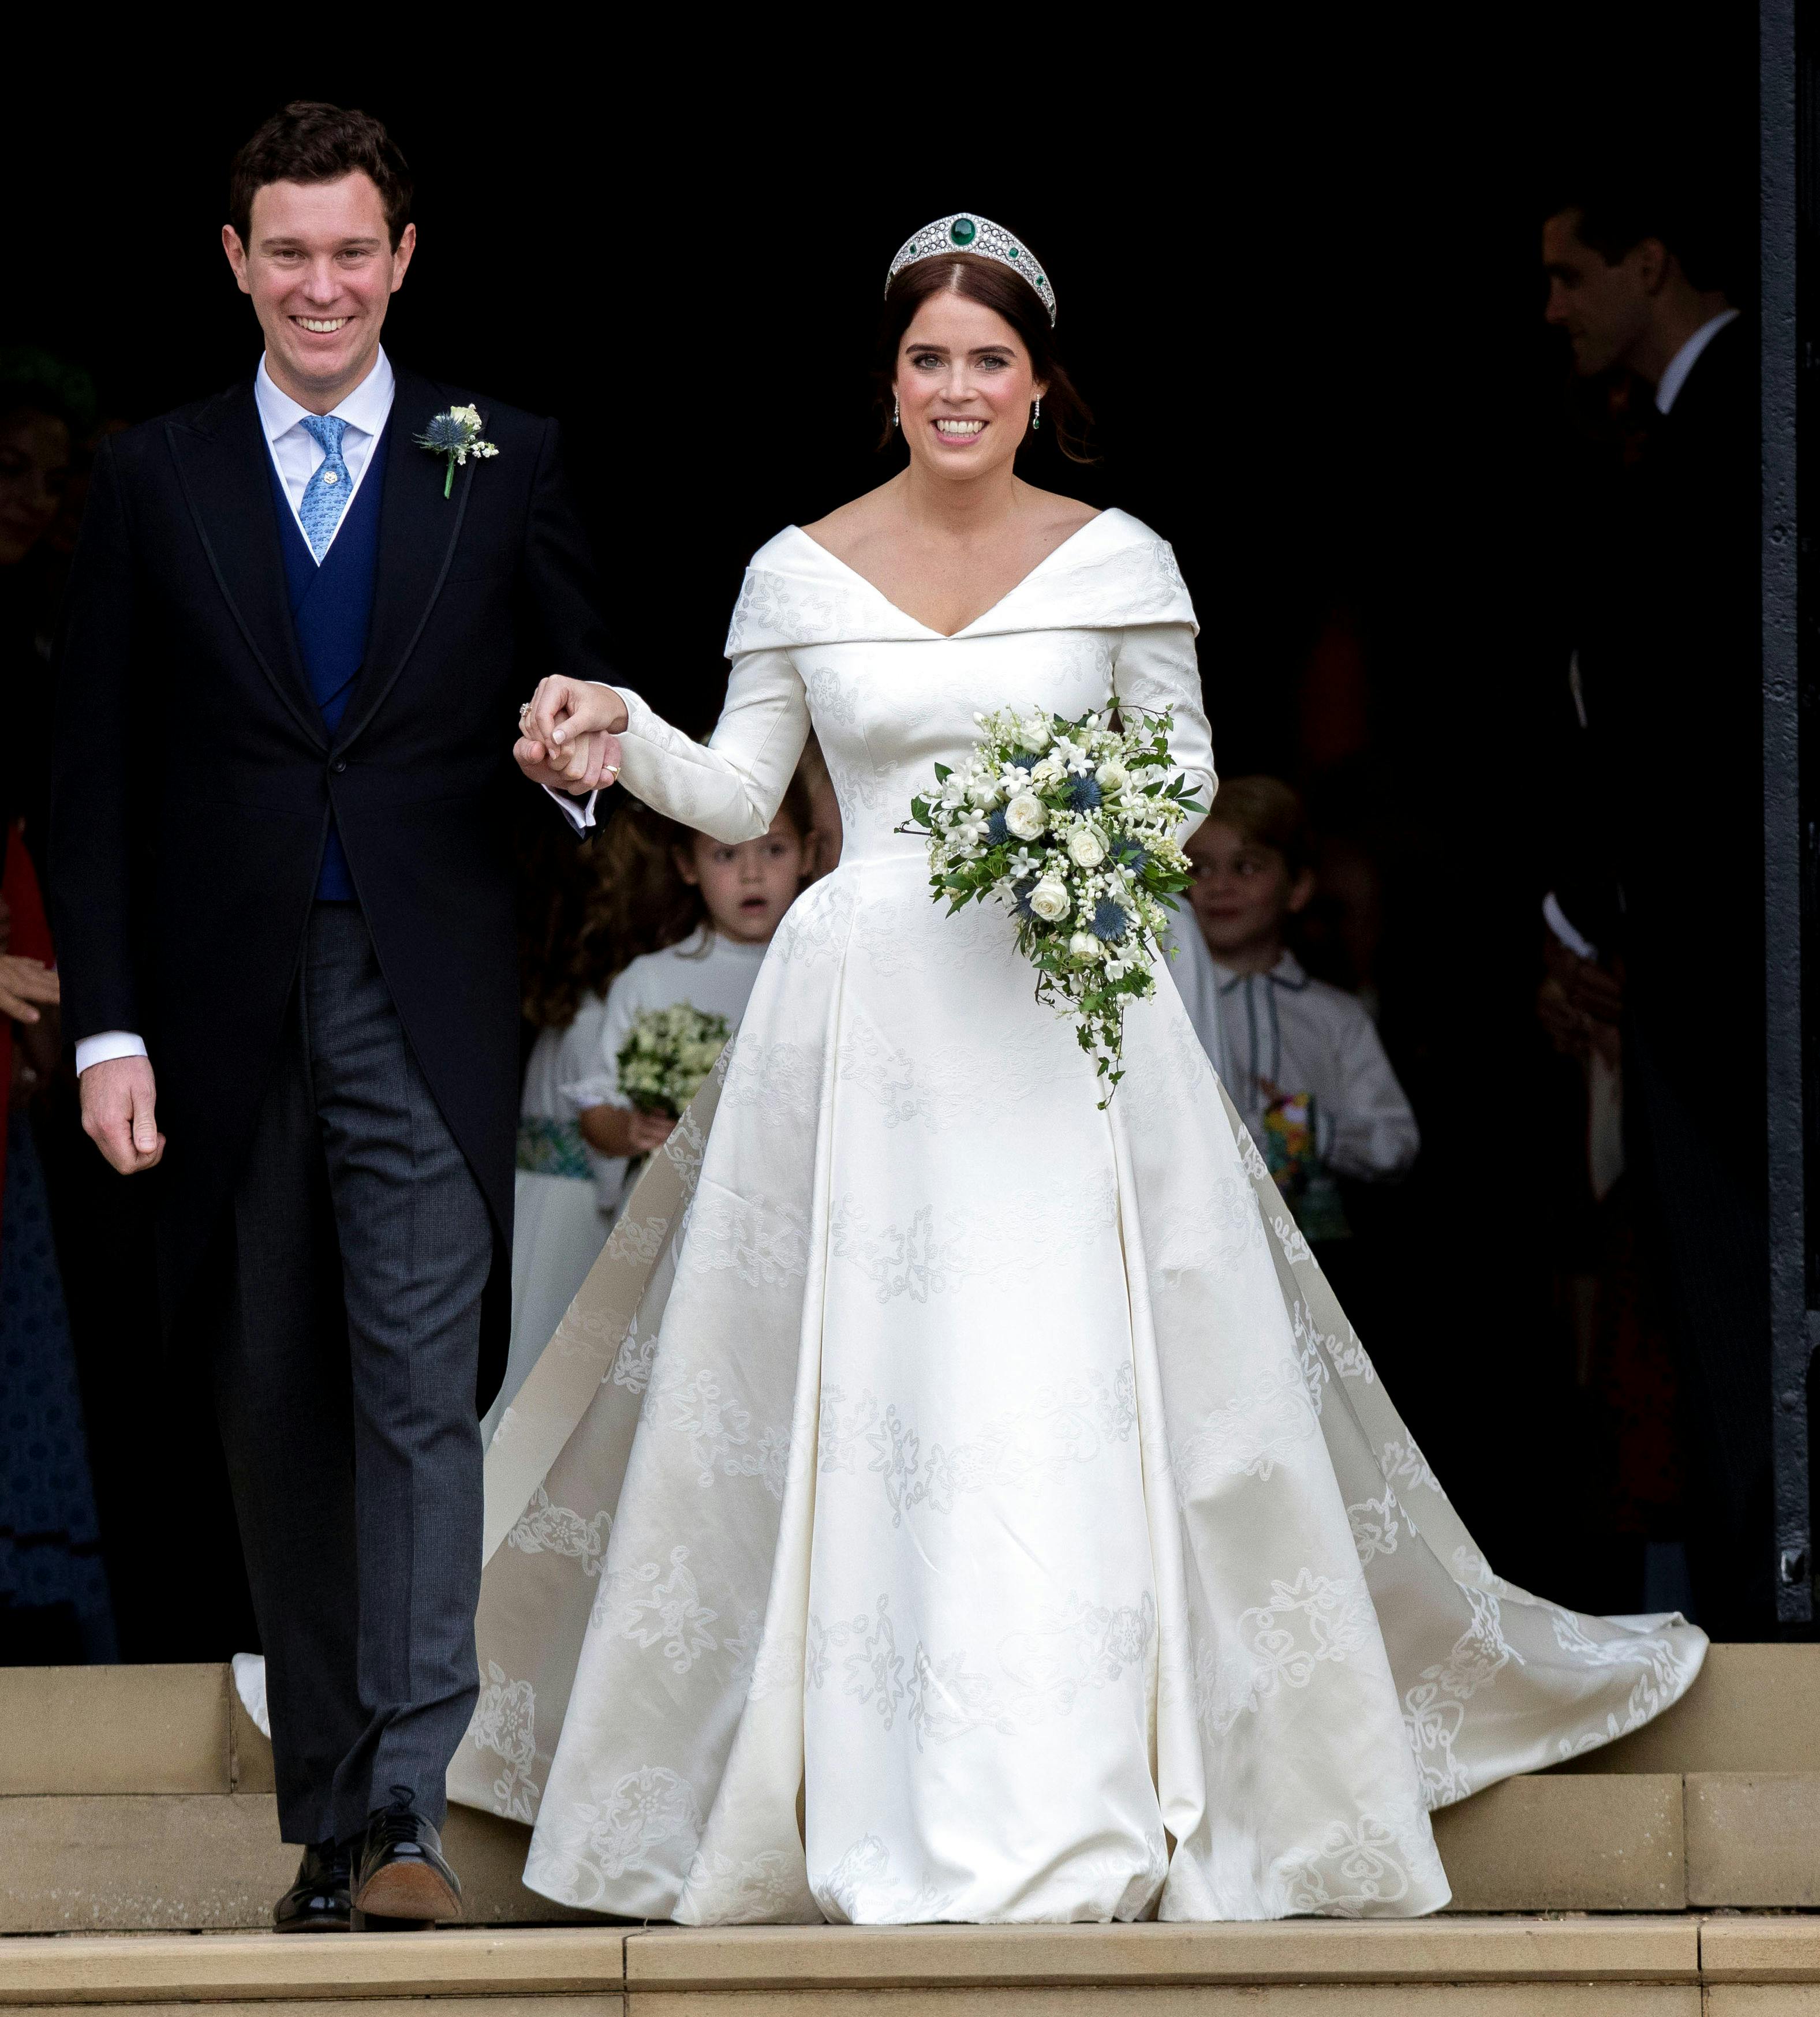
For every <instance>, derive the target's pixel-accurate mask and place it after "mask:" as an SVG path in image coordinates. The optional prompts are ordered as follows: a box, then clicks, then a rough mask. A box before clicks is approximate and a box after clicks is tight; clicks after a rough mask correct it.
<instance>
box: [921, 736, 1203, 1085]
mask: <svg viewBox="0 0 1820 2017" xmlns="http://www.w3.org/2000/svg"><path fill="white" fill-rule="evenodd" d="M975 720H977V722H978V723H979V725H980V731H981V734H980V740H979V741H978V743H977V744H976V745H975V746H974V749H973V753H972V755H971V756H969V757H968V759H967V760H966V763H963V764H962V765H960V766H959V767H955V766H952V765H950V764H946V763H937V765H936V767H935V783H934V786H933V789H931V790H930V791H926V792H919V794H918V795H917V796H916V797H915V798H914V799H912V801H911V804H910V817H911V824H909V825H908V826H907V827H905V828H903V829H902V831H904V832H910V833H921V834H925V835H927V837H928V841H929V870H930V875H929V881H930V890H931V892H932V893H933V896H934V898H935V900H936V901H937V903H944V902H945V903H946V904H947V905H948V914H949V915H950V916H951V917H952V915H954V913H955V911H959V910H960V909H961V908H962V907H963V906H965V905H966V904H973V903H984V901H985V900H986V899H987V898H988V897H995V898H997V899H998V900H999V901H1000V902H1001V903H1002V904H1005V905H1006V907H1008V908H1009V910H1010V911H1011V914H1012V917H1013V922H1014V923H1015V926H1016V929H1017V946H1018V950H1019V951H1020V952H1022V953H1023V954H1024V957H1025V958H1027V960H1029V962H1030V963H1031V965H1032V966H1033V967H1034V968H1035V969H1036V997H1037V999H1038V1001H1042V1002H1045V1003H1048V1004H1049V1005H1050V1006H1052V1007H1053V1008H1055V1009H1058V1010H1059V1011H1060V1012H1061V1013H1062V1014H1063V1015H1066V1016H1071V1017H1072V1018H1073V1019H1074V1025H1075V1034H1076V1036H1077V1037H1078V1038H1079V1040H1080V1044H1081V1048H1082V1050H1084V1051H1085V1052H1087V1053H1088V1055H1089V1056H1090V1057H1092V1059H1093V1061H1094V1066H1095V1069H1096V1071H1097V1072H1098V1073H1099V1074H1100V1077H1102V1078H1103V1079H1104V1080H1105V1081H1106V1082H1107V1084H1106V1098H1105V1099H1103V1100H1101V1101H1100V1105H1101V1106H1105V1105H1106V1104H1107V1101H1109V1100H1110V1099H1111V1097H1112V1095H1113V1093H1114V1090H1115V1089H1116V1088H1117V1087H1118V1081H1119V1080H1120V1079H1121V1077H1123V1076H1124V1070H1123V1066H1122V1064H1121V1057H1122V1055H1123V1037H1124V1027H1125V1004H1126V1003H1127V1002H1128V1001H1145V1000H1147V999H1148V998H1149V997H1150V995H1151V994H1154V992H1155V991H1156V974H1155V962H1156V958H1157V954H1158V953H1159V952H1160V951H1161V937H1162V934H1163V933H1164V932H1165V931H1166V930H1167V929H1168V924H1169V913H1170V911H1173V910H1174V909H1175V907H1176V904H1175V899H1176V897H1178V896H1179V894H1180V893H1182V892H1183V890H1184V889H1186V888H1187V887H1188V884H1189V881H1190V871H1189V867H1188V858H1187V857H1186V855H1185V854H1184V853H1183V851H1182V848H1181V846H1180V843H1179V842H1178V841H1177V839H1176V838H1175V835H1176V834H1177V832H1179V829H1180V828H1181V825H1182V823H1183V819H1184V818H1185V817H1186V816H1187V815H1188V814H1190V813H1198V812H1204V811H1205V810H1206V808H1205V807H1204V806H1202V805H1201V804H1200V803H1197V801H1196V800H1195V799H1193V798H1192V797H1191V796H1190V786H1189V784H1188V781H1187V780H1186V778H1183V776H1182V775H1181V774H1179V772H1177V771H1175V770H1174V769H1173V767H1172V764H1171V763H1170V760H1169V736H1170V733H1171V731H1172V729H1173V728H1174V727H1175V719H1174V717H1173V716H1172V715H1171V714H1169V713H1162V714H1153V713H1149V712H1148V711H1147V710H1146V709H1139V708H1132V707H1127V706H1122V705H1120V704H1119V703H1118V702H1116V701H1110V700H1109V701H1108V702H1107V704H1106V705H1105V706H1104V707H1103V709H1100V711H1099V712H1098V713H1092V714H1084V715H1082V716H1080V717H1079V719H1078V720H1073V721H1070V720H1065V719H1064V718H1063V716H1060V715H1052V714H1046V713H1042V712H1040V711H1036V712H1031V713H1024V714H1020V713H1017V710H1016V709H1012V708H1001V709H998V712H997V713H994V714H982V715H978V716H975ZM1114 720H1117V721H1118V724H1119V725H1118V727H1116V728H1115V727H1113V725H1112V724H1113V723H1114Z"/></svg>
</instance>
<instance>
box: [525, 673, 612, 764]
mask: <svg viewBox="0 0 1820 2017" xmlns="http://www.w3.org/2000/svg"><path fill="white" fill-rule="evenodd" d="M625 726H626V703H625V702H623V700H621V699H620V698H619V695H617V694H616V693H615V692H614V691H613V689H612V687H605V686H601V685H600V684H598V682H596V681H594V680H572V679H570V678H569V677H567V676H566V675H565V674H564V673H551V675H550V676H549V677H548V678H547V679H541V680H539V681H538V682H537V691H536V692H535V693H534V694H533V695H532V696H531V704H530V705H529V707H528V708H527V709H525V734H526V735H528V736H529V737H530V738H532V740H533V741H538V742H543V743H547V744H548V745H550V746H551V747H552V748H553V749H561V748H562V746H563V745H564V744H565V743H568V742H572V741H574V740H575V738H576V737H577V736H578V735H591V734H596V733H598V732H601V731H604V732H605V734H608V735H617V734H619V733H620V732H621V731H622V730H623V728H624V727H625Z"/></svg>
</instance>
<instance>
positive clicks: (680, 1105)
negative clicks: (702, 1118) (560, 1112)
mask: <svg viewBox="0 0 1820 2017" xmlns="http://www.w3.org/2000/svg"><path fill="white" fill-rule="evenodd" d="M730 1035H731V1030H729V1029H728V1024H727V1018H726V1017H725V1016H710V1014H709V1013H708V1012H707V1011H706V1009H692V1008H691V1007H690V1006H689V1005H688V1002H686V1001H679V1002H677V1005H675V1007H674V1008H673V1009H644V1010H642V1011H641V1012H640V1013H639V1014H638V1015H637V1016H636V1017H635V1018H634V1020H633V1023H632V1027H631V1028H630V1030H628V1031H627V1035H626V1041H625V1042H624V1043H623V1044H622V1045H620V1046H619V1090H620V1091H621V1092H623V1094H624V1095H625V1096H626V1097H627V1099H629V1100H630V1101H631V1102H632V1104H633V1105H634V1106H637V1107H642V1108H643V1109H644V1110H645V1112H646V1113H667V1114H668V1115H669V1116H670V1118H671V1119H672V1120H681V1117H682V1113H683V1110H684V1108H685V1107H686V1106H688V1103H689V1102H690V1101H691V1100H692V1099H694V1098H695V1095H696V1093H697V1092H698V1091H699V1090H700V1089H701V1084H702V1080H703V1079H705V1078H706V1077H707V1076H708V1074H709V1073H710V1072H711V1071H712V1070H713V1069H714V1060H715V1059H717V1057H719V1056H720V1053H721V1052H722V1051H724V1049H725V1048H727V1039H728V1037H729V1036H730Z"/></svg>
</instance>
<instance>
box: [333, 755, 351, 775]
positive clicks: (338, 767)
mask: <svg viewBox="0 0 1820 2017" xmlns="http://www.w3.org/2000/svg"><path fill="white" fill-rule="evenodd" d="M347 767H348V760H347V758H346V757H345V756H343V757H341V758H338V760H337V761H336V763H335V775H336V776H337V777H340V775H341V773H342V772H343V771H344V770H346V769H347Z"/></svg>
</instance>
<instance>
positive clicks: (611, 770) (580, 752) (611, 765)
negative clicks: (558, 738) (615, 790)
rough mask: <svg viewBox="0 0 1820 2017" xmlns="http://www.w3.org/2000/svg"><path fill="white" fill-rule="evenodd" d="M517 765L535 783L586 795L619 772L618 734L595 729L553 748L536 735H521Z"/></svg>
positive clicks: (514, 752)
mask: <svg viewBox="0 0 1820 2017" xmlns="http://www.w3.org/2000/svg"><path fill="white" fill-rule="evenodd" d="M512 755H513V756H514V757H515V759H516V760H517V761H518V768H519V769H520V770H522V771H523V772H524V774H525V776H526V777H527V778H529V779H530V780H531V781H532V783H533V784H534V785H548V786H549V787H550V788H551V791H553V792H573V793H574V794H575V796H576V797H577V798H585V797H587V794H588V793H589V792H598V791H599V790H600V789H601V788H602V787H603V786H605V785H610V784H612V782H613V781H614V780H615V779H616V778H617V777H618V776H619V737H618V736H616V735H608V734H605V732H604V731H600V730H596V731H594V733H593V734H587V735H578V736H576V738H574V740H573V741H569V742H566V743H565V744H564V745H563V746H562V748H560V749H554V748H552V747H551V745H550V744H548V743H547V742H546V741H543V738H541V737H540V736H536V735H521V736H520V737H519V738H518V741H516V742H515V743H514V744H513V745H512Z"/></svg>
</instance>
